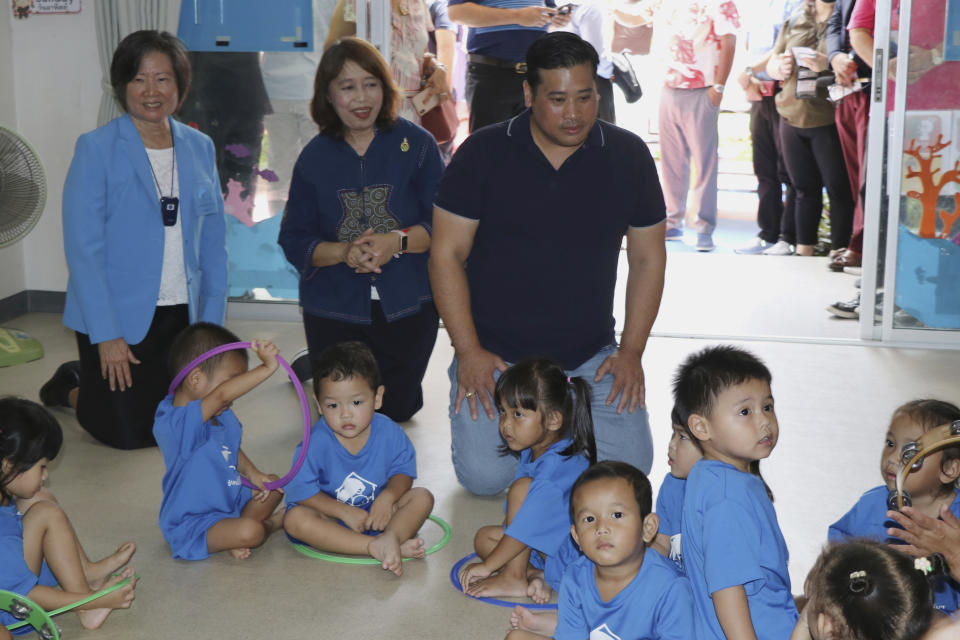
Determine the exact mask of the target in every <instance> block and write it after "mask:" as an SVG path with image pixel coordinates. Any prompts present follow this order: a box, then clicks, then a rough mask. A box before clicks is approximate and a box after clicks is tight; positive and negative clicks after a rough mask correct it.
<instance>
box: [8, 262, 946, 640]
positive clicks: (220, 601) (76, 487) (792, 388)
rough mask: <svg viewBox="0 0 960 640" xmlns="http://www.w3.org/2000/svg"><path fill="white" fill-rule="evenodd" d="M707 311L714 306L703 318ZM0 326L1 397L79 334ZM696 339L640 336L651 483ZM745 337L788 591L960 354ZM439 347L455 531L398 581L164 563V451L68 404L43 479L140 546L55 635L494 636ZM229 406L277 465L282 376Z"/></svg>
mask: <svg viewBox="0 0 960 640" xmlns="http://www.w3.org/2000/svg"><path fill="white" fill-rule="evenodd" d="M694 258H696V256H694ZM771 264H772V263H771ZM774 275H775V274H774ZM671 295H672V294H671ZM669 299H670V298H668V300H669ZM758 299H760V298H758V297H757V296H756V294H754V295H748V294H747V293H746V292H744V293H743V295H734V294H731V296H730V299H729V304H730V305H741V304H742V305H747V306H748V307H749V308H750V309H753V312H752V313H745V314H744V317H745V318H746V320H744V322H748V321H749V322H752V323H753V324H743V323H741V324H738V325H737V327H738V328H739V329H740V330H741V331H740V333H741V334H746V335H754V334H757V335H763V334H765V333H777V329H778V327H777V325H776V324H773V325H772V326H771V325H770V324H769V323H768V324H767V325H766V329H764V324H763V323H764V321H765V318H766V315H765V313H764V312H763V310H762V308H763V305H762V304H761V303H762V299H760V300H761V302H757V300H758ZM668 304H670V303H668ZM770 304H772V303H770ZM671 306H672V305H671ZM672 313H673V311H667V312H666V313H665V315H664V316H663V318H662V319H661V321H660V322H659V323H658V327H659V328H660V330H661V331H664V332H669V331H671V329H672V328H673V326H672V325H674V324H676V323H675V322H674V321H670V320H669V318H670V315H671V314H672ZM707 317H708V318H712V317H717V318H719V317H720V314H719V313H718V311H717V310H713V311H711V313H710V315H709V316H707ZM676 322H679V319H678V320H677V321H676ZM758 323H759V324H758ZM228 324H229V325H230V327H231V328H232V329H233V330H234V331H236V332H237V333H238V334H239V335H240V336H241V337H243V338H253V337H257V336H260V337H270V338H273V339H275V340H276V341H277V342H278V344H279V346H280V348H281V350H282V353H284V354H287V355H289V354H292V353H293V352H294V351H295V350H296V349H297V348H299V347H300V345H301V342H302V340H301V329H300V326H299V324H296V323H275V322H264V321H232V322H229V323H228ZM691 324H695V323H692V321H691ZM6 325H7V326H11V327H17V328H21V329H24V330H27V331H29V332H31V333H32V334H34V335H35V336H36V337H37V338H39V339H40V340H41V341H42V342H43V344H44V347H45V348H46V350H47V355H46V357H45V358H43V359H42V360H39V361H36V362H33V363H28V364H23V365H18V366H16V367H11V368H9V369H0V392H2V393H9V394H17V395H22V396H25V397H29V398H36V397H37V390H38V388H39V386H40V385H41V384H42V382H43V381H44V380H45V379H46V378H47V376H49V375H50V373H52V371H53V370H54V368H55V367H56V366H57V365H58V364H59V363H60V362H61V361H62V360H64V359H67V358H72V357H74V353H75V347H74V342H73V338H72V335H71V334H70V333H69V332H68V331H66V330H65V329H63V328H62V327H61V326H60V319H59V316H56V315H52V314H31V315H27V316H23V317H20V318H17V319H15V320H13V321H11V322H9V323H6ZM664 325H666V326H664ZM706 344H709V341H707V340H698V339H682V338H665V337H655V338H653V339H651V341H650V344H649V347H648V350H647V355H646V358H645V370H646V373H647V376H648V391H647V398H648V402H649V407H650V415H651V421H652V424H653V425H654V441H655V446H656V451H657V456H656V460H655V463H654V468H653V471H652V473H651V477H652V480H653V484H654V487H655V488H656V487H657V486H658V485H659V482H660V479H661V478H662V477H663V474H664V473H665V472H666V468H667V467H666V444H667V437H668V433H669V429H668V428H669V425H668V423H667V420H668V416H669V409H670V395H669V384H670V378H671V375H672V372H673V370H674V368H675V367H676V365H677V363H678V362H679V361H680V360H681V359H682V358H683V357H685V356H686V354H688V353H689V352H690V351H692V350H694V349H699V348H701V347H703V346H705V345H706ZM745 344H746V346H747V347H748V348H750V349H752V350H754V351H755V352H756V353H757V354H758V355H760V356H761V357H762V358H764V359H765V360H766V362H767V363H768V365H769V366H770V368H771V370H772V371H773V373H774V384H773V388H774V394H775V396H776V401H777V414H778V416H779V418H780V424H781V440H780V444H779V446H778V447H777V449H776V451H775V452H774V454H773V455H772V457H771V458H770V460H769V461H766V462H764V469H763V472H764V475H765V477H766V478H767V480H768V482H769V484H770V485H771V487H772V488H773V490H774V492H775V494H776V507H777V511H778V514H779V518H780V524H781V527H782V529H783V531H784V534H785V536H786V539H787V543H788V545H789V548H790V551H791V554H792V558H791V576H792V578H793V583H794V591H795V592H799V591H800V590H801V589H802V581H803V576H804V575H805V573H806V571H807V570H808V569H809V567H810V566H811V564H812V562H813V560H814V558H815V556H816V554H817V550H818V548H819V545H820V544H821V542H822V541H823V539H824V537H825V534H826V527H827V525H828V524H829V523H830V522H832V521H833V520H834V519H836V518H837V517H839V516H840V515H841V514H842V513H843V512H844V511H845V510H846V509H847V508H848V507H849V506H850V505H851V504H852V503H853V502H854V501H855V500H856V498H857V497H858V496H859V495H860V493H861V492H863V491H864V490H866V489H868V488H870V487H872V486H874V485H876V484H877V483H878V481H879V475H878V469H877V458H878V455H877V454H878V453H879V449H880V446H881V438H882V435H883V433H884V431H885V427H886V420H887V418H888V416H889V414H890V412H891V410H892V409H893V408H894V407H896V406H897V405H898V404H899V403H901V402H903V401H905V400H908V399H911V398H915V397H919V396H937V397H941V398H944V399H949V400H952V401H954V402H957V401H960V396H958V395H957V394H958V391H957V385H956V375H957V371H958V370H960V367H958V364H960V358H958V354H957V352H955V351H953V352H951V351H921V350H894V349H882V348H875V347H866V346H826V345H816V344H798V343H787V342H775V341H758V342H749V343H745ZM450 356H451V349H450V347H449V344H448V341H447V337H446V335H445V334H444V333H443V332H441V335H440V338H439V340H438V344H437V348H436V350H435V353H434V357H433V359H432V361H431V363H430V368H429V371H428V373H427V378H426V380H425V384H424V386H425V391H426V406H425V407H424V409H423V410H422V411H421V412H420V413H419V414H418V415H417V416H416V417H415V419H414V420H412V421H411V422H410V423H409V424H408V425H406V428H407V432H408V433H409V435H410V436H411V438H412V439H413V442H414V444H415V446H416V448H417V452H418V462H419V468H420V479H419V480H418V483H419V484H422V485H423V486H426V487H428V488H429V489H430V490H431V491H433V492H434V494H435V496H436V498H437V502H436V509H435V513H436V514H438V515H439V516H441V517H443V518H444V519H446V520H447V521H448V522H450V523H451V524H452V525H453V532H454V535H453V540H452V541H451V543H450V544H449V545H448V546H447V547H446V548H445V549H443V550H441V551H440V552H438V553H437V554H435V555H433V556H430V557H429V558H428V559H427V560H426V561H421V562H410V563H407V565H405V566H406V572H405V575H404V576H403V577H402V578H396V577H394V576H393V575H388V574H386V573H384V572H383V571H381V570H380V569H378V568H376V567H352V566H343V565H335V564H328V563H324V562H321V561H315V560H309V559H306V558H304V557H302V556H300V555H298V554H297V553H295V552H294V551H293V550H292V549H291V548H290V546H289V545H288V544H287V542H286V540H285V539H284V538H283V537H281V536H275V537H273V538H272V539H270V540H269V541H268V542H267V544H266V545H265V546H264V547H263V548H261V549H259V550H257V551H256V552H255V553H254V555H253V557H252V558H250V559H249V560H247V561H234V560H232V559H230V558H229V557H227V556H225V555H223V554H220V555H218V556H215V557H213V558H211V559H209V560H207V561H204V562H192V563H191V562H182V561H174V560H172V559H171V558H170V553H169V550H168V549H167V547H166V545H165V543H164V541H163V539H162V537H161V536H160V532H159V529H158V528H157V525H156V519H157V510H158V507H159V504H160V499H161V493H160V478H161V476H162V474H163V462H162V459H161V456H160V454H159V452H158V451H156V450H144V451H136V452H120V451H113V450H110V449H107V448H105V447H102V446H100V445H98V444H96V443H95V442H93V441H92V439H91V438H90V437H89V436H87V435H86V434H85V433H84V432H82V431H81V430H80V428H79V427H78V426H77V423H76V420H75V418H74V417H73V415H72V414H71V413H70V412H66V411H58V412H57V414H56V415H57V417H58V418H59V419H60V421H61V423H62V424H63V427H64V431H65V435H66V437H65V443H64V447H63V450H62V452H61V455H60V456H59V457H58V458H57V460H56V461H55V463H54V464H53V465H52V469H51V478H50V487H51V489H52V490H53V491H54V492H55V493H56V494H57V495H58V496H59V497H60V499H61V501H62V503H63V504H64V505H65V507H66V508H67V510H68V513H69V514H70V515H71V517H72V519H73V521H74V523H75V525H76V528H77V531H78V533H79V536H80V538H81V540H82V541H83V542H84V543H85V545H86V546H87V549H88V551H89V552H90V554H91V555H92V556H99V555H103V554H106V553H108V552H110V551H112V550H113V549H114V548H115V547H116V545H117V544H119V543H120V542H121V541H124V540H130V539H132V540H135V541H136V542H137V544H138V551H137V554H136V556H135V557H134V561H133V564H134V566H136V568H137V570H138V571H139V573H140V574H141V577H142V581H141V584H140V586H139V587H138V589H137V600H136V602H135V603H134V606H133V608H132V609H131V610H129V611H122V612H117V613H114V614H112V615H111V616H110V618H109V619H108V620H107V622H106V624H105V625H104V627H103V628H102V629H101V630H99V631H96V632H88V631H84V630H83V629H81V628H80V626H79V624H78V622H77V620H76V618H75V617H74V616H73V615H72V614H65V615H63V616H60V617H59V618H58V623H59V624H60V626H61V627H62V628H63V630H64V632H65V637H66V638H69V639H76V640H83V639H86V638H102V639H104V640H106V639H113V638H123V639H124V640H135V639H138V638H150V639H154V638H179V637H198V638H237V639H245V638H251V639H252V638H281V637H282V638H334V637H337V638H340V637H358V638H447V637H453V638H467V639H470V638H499V637H502V634H503V632H504V631H505V630H506V628H507V618H508V611H507V610H506V609H501V608H497V607H493V606H490V605H486V604H482V603H479V602H476V601H471V600H468V599H467V598H465V597H463V596H462V595H460V594H459V593H457V592H455V591H454V590H453V588H452V587H451V586H450V583H449V579H448V574H449V571H450V567H451V566H452V565H453V564H454V562H456V561H457V560H458V559H459V558H460V557H462V556H463V555H465V554H466V553H468V552H470V551H472V548H471V544H472V537H473V533H474V531H475V530H476V529H477V527H479V526H480V525H482V524H486V523H492V522H495V521H497V519H498V518H499V517H500V516H501V514H502V511H501V508H502V507H501V500H500V499H492V498H491V499H481V498H476V497H473V496H470V495H469V494H467V493H466V492H465V491H464V490H462V489H461V488H460V487H459V486H458V485H457V483H456V480H455V477H454V473H453V469H452V466H451V463H450V454H449V445H450V440H449V429H448V426H447V425H448V423H447V400H446V397H447V387H448V384H447V381H446V375H445V368H446V365H447V364H448V362H449V359H450ZM235 408H236V411H237V413H238V415H239V416H240V417H241V419H242V421H243V423H244V427H245V428H244V432H245V433H244V450H245V451H246V452H247V454H248V455H249V456H250V457H251V458H252V459H253V460H254V461H255V462H257V464H258V465H259V466H260V467H261V468H262V469H265V470H266V469H269V470H272V471H278V472H284V471H285V470H286V469H287V468H288V466H289V464H290V457H291V455H292V452H293V449H294V447H295V446H296V443H297V442H298V440H299V434H300V427H299V426H298V420H299V417H298V410H297V403H296V399H295V393H294V392H293V390H292V387H291V386H290V385H289V384H287V383H286V382H285V381H284V379H283V378H282V377H280V376H276V377H274V378H273V379H271V380H269V381H268V382H267V383H265V384H264V385H263V386H262V387H260V388H258V389H256V390H255V391H254V392H253V393H251V394H250V395H249V396H248V397H246V398H243V399H241V401H239V402H238V403H237V405H236V407H235ZM424 535H425V536H426V537H427V538H428V544H429V543H432V542H433V541H435V540H436V539H437V538H438V537H439V532H438V530H437V529H435V528H433V527H428V528H426V529H425V530H424Z"/></svg>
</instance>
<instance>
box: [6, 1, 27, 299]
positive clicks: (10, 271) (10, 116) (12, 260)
mask: <svg viewBox="0 0 960 640" xmlns="http://www.w3.org/2000/svg"><path fill="white" fill-rule="evenodd" d="M7 9H9V7H7V6H6V5H4V6H3V10H2V11H0V126H4V127H7V128H8V129H14V130H16V128H17V110H16V103H15V101H14V96H13V43H12V42H11V40H12V32H13V29H12V27H13V25H12V24H11V22H12V21H13V17H12V12H11V11H9V10H7ZM25 288H26V285H25V284H24V274H23V243H22V242H18V243H17V244H15V245H13V246H11V247H7V248H5V249H0V300H3V299H4V298H7V297H9V296H12V295H14V294H17V293H19V292H21V291H23V290H24V289H25Z"/></svg>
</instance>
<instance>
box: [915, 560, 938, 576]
mask: <svg viewBox="0 0 960 640" xmlns="http://www.w3.org/2000/svg"><path fill="white" fill-rule="evenodd" d="M913 568H914V569H916V570H917V571H921V572H923V575H925V576H928V575H930V574H931V573H933V563H932V562H930V558H916V559H914V561H913Z"/></svg>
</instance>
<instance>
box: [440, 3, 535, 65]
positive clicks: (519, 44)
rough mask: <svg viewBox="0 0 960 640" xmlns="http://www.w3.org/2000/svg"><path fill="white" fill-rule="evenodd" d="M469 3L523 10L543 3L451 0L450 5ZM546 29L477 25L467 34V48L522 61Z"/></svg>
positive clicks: (471, 51) (505, 25)
mask: <svg viewBox="0 0 960 640" xmlns="http://www.w3.org/2000/svg"><path fill="white" fill-rule="evenodd" d="M465 2H474V3H476V4H479V5H482V6H485V7H494V8H497V9H522V8H524V7H532V6H541V5H542V4H543V2H541V0H449V3H448V5H449V6H451V7H452V6H454V5H458V4H463V3H465ZM546 32H547V27H524V26H522V25H519V24H504V25H499V26H496V27H478V28H473V29H470V34H469V35H468V36H467V51H469V52H470V53H478V54H480V55H485V56H490V57H493V58H500V59H501V60H510V61H514V62H520V61H522V60H524V59H526V57H527V49H529V48H530V45H532V44H533V42H534V40H536V39H537V38H539V37H540V36H542V35H543V34H545V33H546Z"/></svg>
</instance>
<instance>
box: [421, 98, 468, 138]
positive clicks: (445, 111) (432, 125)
mask: <svg viewBox="0 0 960 640" xmlns="http://www.w3.org/2000/svg"><path fill="white" fill-rule="evenodd" d="M420 125H421V126H422V127H423V128H424V129H426V130H427V131H429V132H430V134H431V135H433V137H434V139H435V140H436V141H437V144H443V143H444V142H449V141H451V140H453V138H454V137H455V136H456V135H457V128H458V127H459V126H460V116H458V115H457V105H456V103H455V102H454V101H453V100H452V99H450V98H448V99H447V100H444V101H443V102H442V103H441V104H438V105H437V106H435V107H434V108H433V109H430V110H429V111H427V112H426V113H424V114H423V115H421V116H420Z"/></svg>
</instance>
